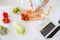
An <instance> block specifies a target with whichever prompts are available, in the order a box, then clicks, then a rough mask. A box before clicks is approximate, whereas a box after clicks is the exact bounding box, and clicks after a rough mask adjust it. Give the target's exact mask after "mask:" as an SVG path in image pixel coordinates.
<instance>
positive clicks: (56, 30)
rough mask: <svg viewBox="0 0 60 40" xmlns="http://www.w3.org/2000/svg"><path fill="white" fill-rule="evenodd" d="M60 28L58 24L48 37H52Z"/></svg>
mask: <svg viewBox="0 0 60 40" xmlns="http://www.w3.org/2000/svg"><path fill="white" fill-rule="evenodd" d="M59 30H60V26H58V27H57V28H56V29H55V30H54V31H53V32H52V33H51V34H50V35H49V36H48V37H47V38H52V37H53V36H54V35H55V34H56V33H57V32H58V31H59Z"/></svg>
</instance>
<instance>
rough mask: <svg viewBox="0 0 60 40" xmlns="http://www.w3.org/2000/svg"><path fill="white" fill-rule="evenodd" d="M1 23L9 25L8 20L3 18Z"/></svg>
mask: <svg viewBox="0 0 60 40" xmlns="http://www.w3.org/2000/svg"><path fill="white" fill-rule="evenodd" d="M2 21H3V23H5V24H7V23H10V20H9V19H8V18H3V19H2Z"/></svg>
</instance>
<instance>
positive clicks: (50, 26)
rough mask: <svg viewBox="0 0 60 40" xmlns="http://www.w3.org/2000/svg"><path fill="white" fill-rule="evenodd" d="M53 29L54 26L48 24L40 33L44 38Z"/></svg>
mask: <svg viewBox="0 0 60 40" xmlns="http://www.w3.org/2000/svg"><path fill="white" fill-rule="evenodd" d="M54 27H55V25H54V24H53V23H52V22H50V23H49V24H47V26H45V27H44V28H43V29H42V30H41V31H40V32H41V33H42V34H43V36H46V35H47V34H48V33H49V32H50V31H51V30H52V29H53V28H54Z"/></svg>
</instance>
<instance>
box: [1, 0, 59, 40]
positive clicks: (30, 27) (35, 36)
mask: <svg viewBox="0 0 60 40" xmlns="http://www.w3.org/2000/svg"><path fill="white" fill-rule="evenodd" d="M3 1H4V2H5V1H6V0H1V1H0V3H1V5H2V2H3ZM10 1H12V0H10ZM19 1H20V0H17V1H16V0H13V2H16V3H13V4H14V5H15V6H20V4H19V3H20V2H19ZM59 3H60V0H50V1H49V3H48V4H47V5H46V6H45V7H43V8H44V10H45V9H47V8H48V6H50V5H51V6H52V11H51V13H50V15H49V18H50V19H51V20H53V22H54V23H55V24H56V25H58V23H57V22H58V20H59V19H60V4H59ZM9 4H11V5H12V3H9ZM15 6H0V24H2V25H4V26H7V27H8V28H9V33H8V35H6V36H0V39H1V40H60V31H59V32H58V33H57V34H56V35H55V36H54V37H53V38H51V39H46V38H44V37H43V35H42V34H41V33H39V32H38V31H37V30H36V27H38V26H39V25H40V24H41V22H42V21H41V20H40V21H28V22H23V21H21V19H20V15H19V14H17V15H15V14H12V12H11V9H12V8H13V7H15ZM26 8H27V7H26ZM3 11H7V12H8V13H9V16H10V17H9V18H10V19H11V23H10V24H8V25H6V24H3V23H2V21H1V19H2V12H3ZM13 19H14V20H13ZM14 21H19V22H21V23H22V24H23V25H24V26H25V29H26V32H25V34H24V35H23V36H22V35H18V34H17V33H16V32H15V31H14V29H13V28H12V22H14Z"/></svg>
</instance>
